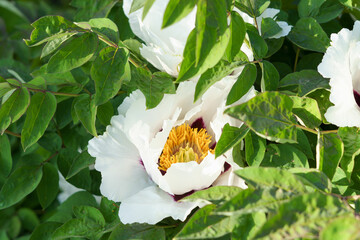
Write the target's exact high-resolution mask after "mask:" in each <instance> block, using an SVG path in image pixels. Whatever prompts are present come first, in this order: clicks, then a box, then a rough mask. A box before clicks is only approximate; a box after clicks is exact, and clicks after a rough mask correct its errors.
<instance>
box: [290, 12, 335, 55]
mask: <svg viewBox="0 0 360 240" xmlns="http://www.w3.org/2000/svg"><path fill="white" fill-rule="evenodd" d="M287 38H288V39H289V40H290V41H291V42H293V43H294V44H295V45H297V46H299V47H300V48H303V49H305V50H310V51H315V52H325V51H326V49H327V47H329V46H330V39H329V37H328V36H327V35H326V33H325V32H324V30H323V29H322V27H321V26H320V24H319V23H318V22H317V21H316V20H315V19H313V18H300V20H299V21H297V23H296V25H295V27H293V28H292V29H291V32H290V33H289V35H288V36H287Z"/></svg>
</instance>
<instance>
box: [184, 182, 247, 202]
mask: <svg viewBox="0 0 360 240" xmlns="http://www.w3.org/2000/svg"><path fill="white" fill-rule="evenodd" d="M241 191H243V189H242V188H239V187H233V186H214V187H210V188H208V189H204V190H200V191H196V192H194V193H193V194H191V195H189V196H187V197H185V198H183V199H181V201H194V200H198V199H202V200H206V201H209V202H211V203H213V204H216V205H221V204H222V203H223V202H225V201H229V200H230V199H232V198H233V197H235V196H236V195H237V194H239V192H241Z"/></svg>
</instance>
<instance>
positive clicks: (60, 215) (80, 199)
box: [48, 191, 97, 223]
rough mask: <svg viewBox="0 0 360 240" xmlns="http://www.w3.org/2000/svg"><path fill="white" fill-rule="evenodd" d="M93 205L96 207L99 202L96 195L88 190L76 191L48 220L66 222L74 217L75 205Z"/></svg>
mask: <svg viewBox="0 0 360 240" xmlns="http://www.w3.org/2000/svg"><path fill="white" fill-rule="evenodd" d="M84 205H86V206H92V207H96V206H97V203H96V200H95V198H94V196H93V195H92V194H90V193H88V192H85V191H81V192H76V193H74V194H73V195H71V196H70V197H69V198H68V199H66V200H65V202H63V203H62V204H61V205H60V206H59V207H58V208H57V209H56V212H55V213H54V215H52V216H51V217H50V218H49V219H48V221H54V222H61V223H64V222H66V221H69V220H71V219H72V218H73V208H74V206H84Z"/></svg>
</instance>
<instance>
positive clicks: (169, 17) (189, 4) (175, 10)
mask: <svg viewBox="0 0 360 240" xmlns="http://www.w3.org/2000/svg"><path fill="white" fill-rule="evenodd" d="M195 3H196V1H195V0H187V1H183V0H170V1H169V3H168V4H167V6H166V9H165V13H164V17H163V22H162V28H166V27H168V26H170V25H172V24H174V23H176V22H178V21H180V20H181V19H183V18H184V17H185V16H187V15H188V14H189V13H190V12H191V11H192V10H193V9H194V7H195Z"/></svg>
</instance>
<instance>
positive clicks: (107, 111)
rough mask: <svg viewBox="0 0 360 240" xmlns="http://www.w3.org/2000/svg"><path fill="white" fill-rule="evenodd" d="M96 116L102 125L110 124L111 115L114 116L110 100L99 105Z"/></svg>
mask: <svg viewBox="0 0 360 240" xmlns="http://www.w3.org/2000/svg"><path fill="white" fill-rule="evenodd" d="M96 116H97V118H98V119H99V121H100V122H101V124H102V125H104V126H107V125H110V120H111V117H112V116H114V107H113V105H112V104H111V102H107V103H104V104H102V105H100V106H99V107H98V109H97V114H96Z"/></svg>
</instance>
